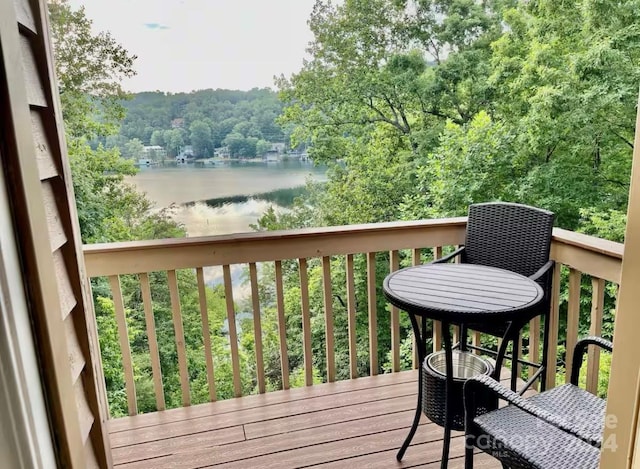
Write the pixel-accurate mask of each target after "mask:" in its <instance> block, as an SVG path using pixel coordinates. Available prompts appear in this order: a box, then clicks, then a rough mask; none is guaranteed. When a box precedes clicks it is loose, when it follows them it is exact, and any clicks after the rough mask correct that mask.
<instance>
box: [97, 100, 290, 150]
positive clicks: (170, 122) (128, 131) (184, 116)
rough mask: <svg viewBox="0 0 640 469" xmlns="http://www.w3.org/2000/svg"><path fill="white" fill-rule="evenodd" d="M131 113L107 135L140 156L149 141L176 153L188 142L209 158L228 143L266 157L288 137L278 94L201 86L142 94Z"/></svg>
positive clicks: (130, 104)
mask: <svg viewBox="0 0 640 469" xmlns="http://www.w3.org/2000/svg"><path fill="white" fill-rule="evenodd" d="M123 107H124V110H125V111H126V117H125V118H124V119H123V120H122V123H121V125H120V129H119V132H118V133H116V134H113V135H110V136H108V137H106V138H105V139H103V143H104V144H105V146H106V147H107V148H112V147H117V148H118V149H119V150H120V153H121V154H122V155H123V156H124V157H126V158H132V159H136V160H137V159H138V158H139V157H141V156H142V155H143V149H144V146H159V147H162V148H163V149H164V150H165V152H166V155H167V156H168V157H169V158H174V157H175V156H177V155H178V154H180V152H181V151H183V150H184V148H185V147H187V146H189V147H191V149H192V150H193V156H195V157H201V158H202V157H205V158H209V157H212V156H214V149H216V148H221V147H227V148H228V153H229V156H232V157H247V158H251V157H255V156H261V155H263V154H264V153H266V152H267V151H268V150H270V148H271V144H272V143H277V142H284V141H285V139H287V140H288V137H287V136H286V135H285V133H284V132H283V130H282V128H281V127H280V126H279V125H278V124H277V123H276V118H277V117H278V116H279V115H280V114H281V112H282V107H283V105H282V103H281V102H280V100H279V99H278V95H277V93H275V92H274V91H271V90H269V89H257V88H255V89H253V90H250V91H232V90H220V89H218V90H200V91H194V92H192V93H175V94H174V93H162V92H158V91H156V92H145V93H138V94H135V95H133V96H132V97H131V99H130V100H128V101H126V102H124V103H123Z"/></svg>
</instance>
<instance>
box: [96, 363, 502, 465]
mask: <svg viewBox="0 0 640 469" xmlns="http://www.w3.org/2000/svg"><path fill="white" fill-rule="evenodd" d="M393 375H396V376H393ZM416 379H417V373H416V372H415V371H407V372H400V373H394V374H392V375H380V376H374V377H366V378H358V379H355V380H347V381H342V382H338V383H331V384H321V385H315V386H312V387H309V388H303V389H301V388H297V389H292V390H289V391H276V392H272V393H267V394H266V395H263V396H248V397H245V398H239V399H233V400H229V401H219V402H213V403H208V404H202V405H199V406H193V407H190V408H185V409H174V410H169V411H164V412H156V413H153V414H145V415H141V416H135V417H124V418H122V419H117V420H114V421H111V422H110V426H109V428H110V438H111V444H112V448H113V450H112V451H113V459H114V464H115V467H116V469H135V468H143V469H150V468H154V469H163V468H181V469H190V468H191V469H196V468H205V467H210V468H229V469H232V468H248V467H251V468H270V467H273V468H302V467H318V468H323V469H329V468H332V467H335V468H338V467H347V466H348V467H352V468H360V467H363V468H365V467H366V468H368V467H371V468H377V467H380V468H405V467H423V468H427V469H435V468H436V467H439V461H440V457H441V452H442V438H443V431H442V428H440V427H439V426H437V425H435V424H433V423H431V422H430V421H429V420H428V419H427V418H426V417H424V416H423V417H422V420H421V423H420V426H419V427H418V430H417V432H416V435H415V437H414V439H413V442H412V445H411V447H410V448H409V449H408V450H407V453H406V454H405V457H404V459H403V461H402V462H401V463H398V462H397V461H396V459H395V455H396V452H397V450H398V448H399V447H400V445H401V444H402V442H403V441H404V438H405V437H406V435H407V432H408V430H409V427H410V425H411V422H412V419H413V413H414V409H415V399H416V391H417V390H416V387H417V385H416ZM245 399H246V400H247V402H245V403H243V402H241V401H242V400H245ZM143 417H144V418H143ZM462 454H463V438H462V437H461V432H454V439H453V441H452V445H451V461H450V465H449V467H450V469H460V468H462V467H463V465H464V462H463V458H462ZM476 467H477V468H478V469H480V468H481V469H489V468H491V469H493V468H499V467H500V465H499V463H498V462H497V461H496V460H495V459H493V458H491V457H489V456H487V455H484V454H478V455H477V456H476Z"/></svg>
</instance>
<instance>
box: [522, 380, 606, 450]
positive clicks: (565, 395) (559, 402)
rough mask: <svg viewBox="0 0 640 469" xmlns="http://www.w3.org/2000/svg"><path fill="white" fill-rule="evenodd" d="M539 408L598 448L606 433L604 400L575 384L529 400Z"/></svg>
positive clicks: (537, 395) (543, 393)
mask: <svg viewBox="0 0 640 469" xmlns="http://www.w3.org/2000/svg"><path fill="white" fill-rule="evenodd" d="M528 400H529V401H531V402H532V403H533V404H535V405H536V406H537V407H539V408H541V409H544V410H546V411H547V412H549V413H551V414H553V415H555V416H557V417H559V418H561V419H562V420H563V421H564V422H565V423H566V424H567V425H569V426H570V427H571V428H576V429H579V430H580V432H582V433H583V434H587V435H589V436H590V437H591V439H592V440H593V441H594V442H597V446H600V445H601V444H602V434H603V432H604V420H605V410H606V409H605V407H606V403H605V401H604V399H600V398H599V397H597V396H594V395H593V394H591V393H590V392H588V391H585V390H584V389H581V388H579V387H577V386H574V385H573V384H565V385H562V386H559V387H557V388H553V389H550V390H548V391H545V392H542V393H540V394H535V395H533V396H531V397H529V398H528Z"/></svg>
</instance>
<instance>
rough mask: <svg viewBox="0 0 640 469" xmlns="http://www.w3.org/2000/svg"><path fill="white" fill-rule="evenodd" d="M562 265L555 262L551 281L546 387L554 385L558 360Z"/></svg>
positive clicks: (553, 386) (549, 387)
mask: <svg viewBox="0 0 640 469" xmlns="http://www.w3.org/2000/svg"><path fill="white" fill-rule="evenodd" d="M561 269H562V266H561V264H560V263H558V262H556V263H555V266H554V268H553V279H552V282H551V313H550V315H549V327H548V328H547V329H548V330H549V340H548V342H549V350H548V352H547V360H548V363H547V364H548V367H547V371H546V373H547V377H546V388H547V389H551V388H555V387H556V363H557V361H558V328H559V327H560V278H561Z"/></svg>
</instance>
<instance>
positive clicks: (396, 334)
mask: <svg viewBox="0 0 640 469" xmlns="http://www.w3.org/2000/svg"><path fill="white" fill-rule="evenodd" d="M389 263H390V269H389V270H390V271H391V272H395V271H396V270H398V269H399V268H400V252H399V251H391V252H390V253H389ZM391 357H392V359H391V366H392V368H393V370H392V371H393V372H397V371H400V310H399V309H398V308H396V307H395V306H391Z"/></svg>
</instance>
